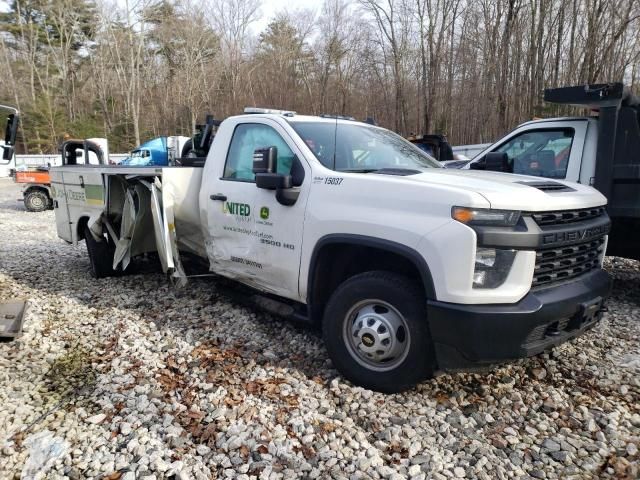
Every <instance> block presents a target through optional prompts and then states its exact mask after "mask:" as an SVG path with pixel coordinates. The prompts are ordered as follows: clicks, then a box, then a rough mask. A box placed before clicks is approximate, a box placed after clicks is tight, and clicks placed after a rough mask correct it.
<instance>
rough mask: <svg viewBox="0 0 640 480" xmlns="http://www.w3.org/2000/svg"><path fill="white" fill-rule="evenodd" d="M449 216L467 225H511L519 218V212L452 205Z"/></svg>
mask: <svg viewBox="0 0 640 480" xmlns="http://www.w3.org/2000/svg"><path fill="white" fill-rule="evenodd" d="M451 218H453V219H454V220H457V221H459V222H461V223H464V224H467V225H486V226H494V227H513V226H514V225H515V224H516V223H518V220H519V219H520V212H518V211H514V210H494V209H490V208H468V207H453V208H452V209H451Z"/></svg>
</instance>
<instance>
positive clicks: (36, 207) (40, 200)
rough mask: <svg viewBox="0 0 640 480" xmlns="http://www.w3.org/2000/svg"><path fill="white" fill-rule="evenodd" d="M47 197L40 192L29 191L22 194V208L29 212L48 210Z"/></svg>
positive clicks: (48, 201)
mask: <svg viewBox="0 0 640 480" xmlns="http://www.w3.org/2000/svg"><path fill="white" fill-rule="evenodd" d="M49 204H50V200H49V196H48V195H47V194H46V193H44V192H43V191H41V190H31V191H29V192H27V193H25V194H24V206H25V207H26V209H27V210H29V211H30V212H43V211H45V210H47V209H48V208H49Z"/></svg>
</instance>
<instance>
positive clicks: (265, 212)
mask: <svg viewBox="0 0 640 480" xmlns="http://www.w3.org/2000/svg"><path fill="white" fill-rule="evenodd" d="M260 218H261V219H263V220H267V219H268V218H269V207H262V208H261V209H260Z"/></svg>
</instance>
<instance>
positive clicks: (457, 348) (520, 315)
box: [427, 269, 611, 370]
mask: <svg viewBox="0 0 640 480" xmlns="http://www.w3.org/2000/svg"><path fill="white" fill-rule="evenodd" d="M610 290H611V279H610V277H609V275H608V274H607V273H606V272H605V271H603V270H601V269H598V270H595V271H592V272H590V273H588V274H585V275H583V276H581V277H579V278H577V279H575V280H573V281H571V282H567V283H564V284H561V285H555V286H553V287H549V288H545V289H538V290H533V291H531V292H529V293H528V294H527V295H526V296H525V297H524V298H523V299H522V300H520V301H519V302H518V303H516V304H512V305H461V304H453V303H445V302H438V301H429V302H428V303H427V315H428V317H427V318H428V319H429V327H430V330H431V337H432V339H433V342H434V346H435V352H436V360H437V362H438V368H439V369H440V370H473V369H475V368H478V367H483V366H488V365H491V364H496V363H501V362H505V361H508V360H513V359H516V358H523V357H529V356H532V355H537V354H538V353H540V352H542V351H544V350H547V349H548V348H551V347H552V346H554V345H558V344H560V343H563V342H566V341H567V340H570V339H572V338H575V337H577V336H579V335H581V334H582V333H584V332H585V331H586V330H588V329H589V328H591V327H592V326H593V325H595V323H596V322H597V321H598V320H599V319H600V318H601V316H602V312H603V304H604V300H605V299H606V298H607V296H608V295H609V292H610Z"/></svg>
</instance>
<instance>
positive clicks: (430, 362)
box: [323, 271, 435, 393]
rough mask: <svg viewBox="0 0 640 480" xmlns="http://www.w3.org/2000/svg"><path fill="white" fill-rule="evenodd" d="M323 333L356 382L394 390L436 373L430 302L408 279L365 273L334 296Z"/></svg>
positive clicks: (339, 366)
mask: <svg viewBox="0 0 640 480" xmlns="http://www.w3.org/2000/svg"><path fill="white" fill-rule="evenodd" d="M323 337H324V341H325V345H326V347H327V350H328V352H329V356H330V357H331V360H332V361H333V363H334V365H335V366H336V368H337V369H338V371H340V373H342V375H344V376H345V377H346V378H347V379H349V380H351V381H352V382H353V383H355V384H356V385H360V386H363V387H365V388H369V389H371V390H377V391H381V392H387V393H393V392H400V391H403V390H406V389H408V388H411V387H413V386H414V385H415V384H417V383H418V382H420V381H422V380H424V379H425V378H427V377H429V376H430V375H432V374H433V370H434V365H435V361H434V354H433V344H432V342H431V337H430V335H429V328H428V325H427V315H426V301H425V297H424V294H423V293H422V291H421V289H420V288H418V287H417V286H416V284H415V283H414V282H411V281H410V280H409V279H408V278H407V277H404V276H402V275H398V274H395V273H391V272H381V271H376V272H366V273H362V274H359V275H356V276H354V277H352V278H350V279H348V280H346V281H345V282H344V283H343V284H342V285H340V286H339V287H338V288H337V290H336V291H335V292H334V294H333V295H332V296H331V298H330V300H329V303H328V304H327V308H326V310H325V313H324V319H323Z"/></svg>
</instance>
